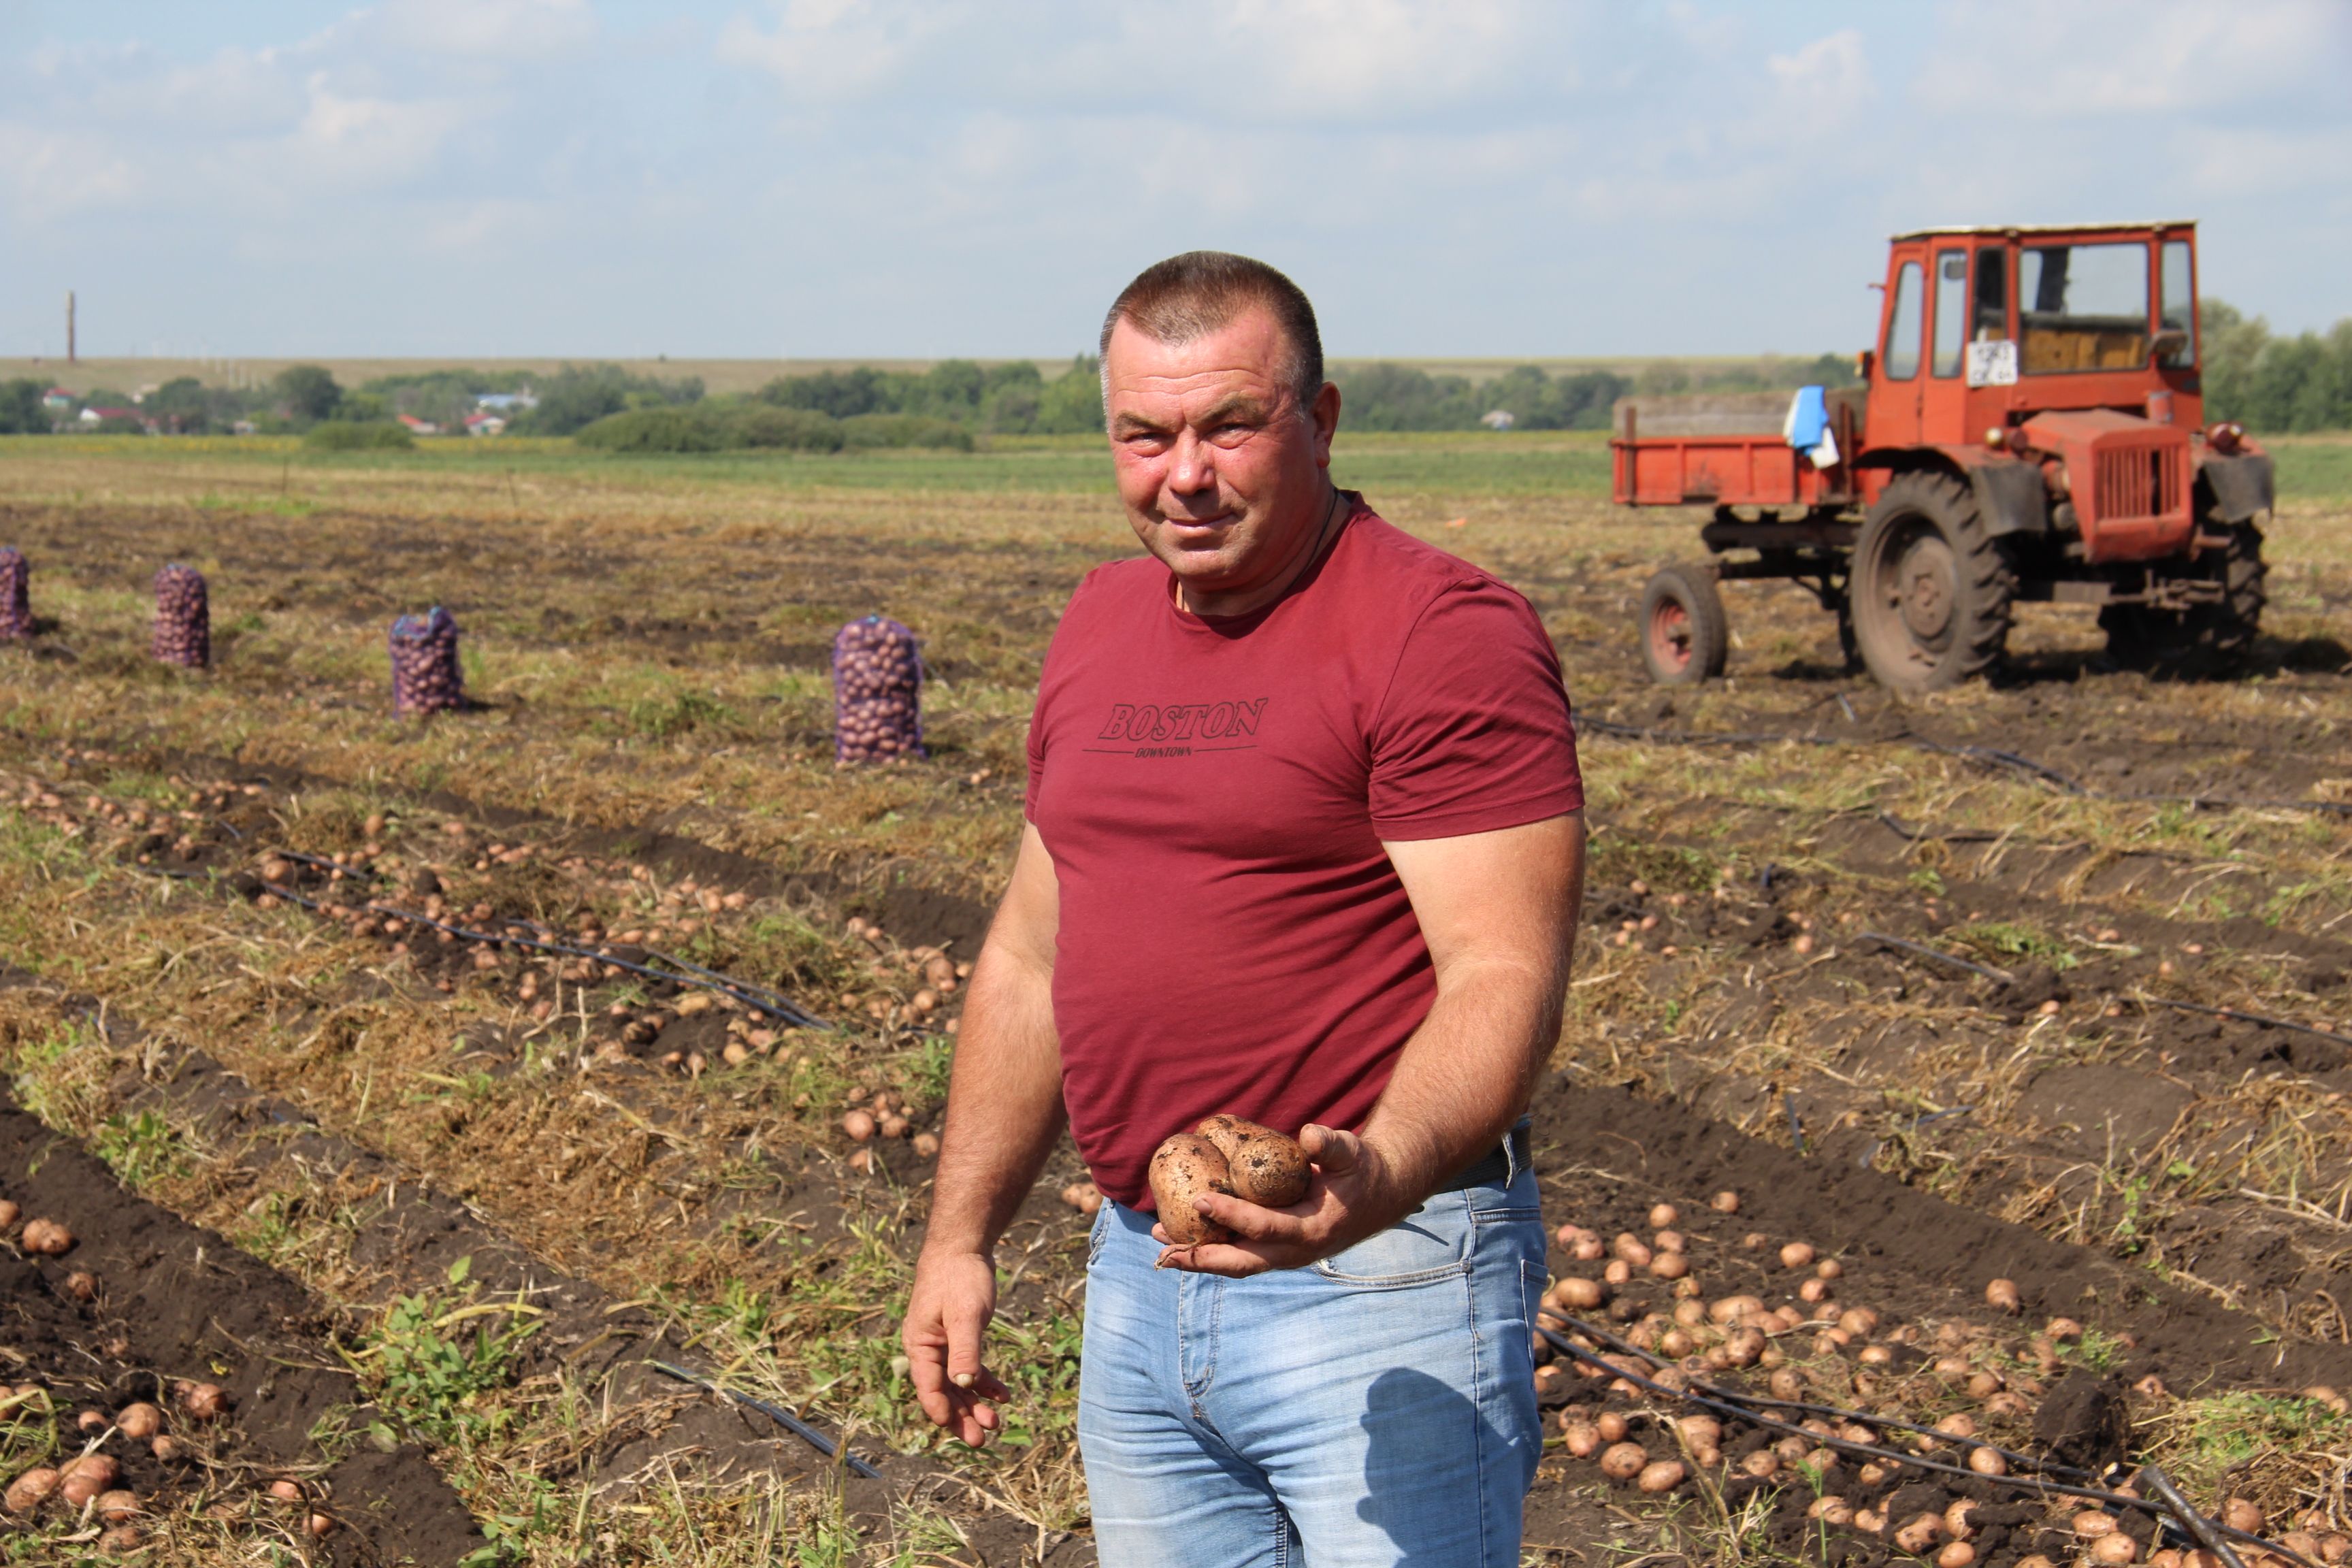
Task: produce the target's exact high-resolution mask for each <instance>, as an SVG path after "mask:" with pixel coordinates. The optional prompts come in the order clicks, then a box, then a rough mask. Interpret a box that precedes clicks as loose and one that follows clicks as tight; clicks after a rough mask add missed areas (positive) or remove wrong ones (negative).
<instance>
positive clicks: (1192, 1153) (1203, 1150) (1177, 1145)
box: [1151, 1132, 1234, 1247]
mask: <svg viewBox="0 0 2352 1568" xmlns="http://www.w3.org/2000/svg"><path fill="white" fill-rule="evenodd" d="M1233 1192H1234V1188H1233V1183H1232V1181H1231V1180H1230V1179H1229V1172H1228V1170H1227V1167H1226V1164H1225V1156H1224V1153H1223V1151H1221V1150H1220V1149H1219V1148H1218V1147H1217V1146H1216V1145H1215V1144H1214V1143H1212V1142H1209V1141H1208V1140H1207V1139H1206V1138H1202V1137H1200V1136H1198V1135H1196V1134H1194V1133H1191V1132H1179V1133H1177V1134H1176V1135H1175V1136H1174V1137H1172V1138H1170V1139H1169V1140H1168V1141H1167V1142H1163V1143H1161V1144H1160V1147H1159V1148H1157V1149H1155V1150H1153V1151H1152V1154H1151V1197H1152V1201H1153V1202H1154V1203H1156V1204H1157V1205H1159V1206H1160V1226H1161V1227H1162V1228H1163V1229H1165V1230H1166V1231H1167V1232H1168V1235H1169V1237H1170V1238H1171V1239H1172V1240H1173V1241H1174V1242H1175V1243H1176V1245H1178V1246H1179V1247H1192V1246H1197V1245H1198V1244H1199V1243H1201V1242H1203V1241H1231V1240H1232V1239H1233V1238H1234V1233H1233V1232H1232V1231H1230V1230H1227V1229H1226V1228H1225V1227H1224V1226H1221V1225H1219V1224H1218V1223H1217V1222H1216V1221H1215V1220H1213V1219H1211V1218H1210V1217H1209V1216H1208V1215H1204V1214H1202V1213H1201V1212H1200V1211H1199V1210H1197V1209H1195V1208H1194V1207H1193V1206H1192V1200H1193V1199H1195V1198H1197V1197H1200V1196H1202V1194H1207V1193H1223V1194H1225V1195H1226V1196H1228V1197H1230V1196H1232V1195H1233Z"/></svg>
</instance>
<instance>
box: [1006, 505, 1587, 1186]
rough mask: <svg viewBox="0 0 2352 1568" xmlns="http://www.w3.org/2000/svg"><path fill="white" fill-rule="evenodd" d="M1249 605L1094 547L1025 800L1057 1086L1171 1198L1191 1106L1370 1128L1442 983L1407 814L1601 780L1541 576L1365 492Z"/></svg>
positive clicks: (1449, 812) (1038, 726) (1428, 816)
mask: <svg viewBox="0 0 2352 1568" xmlns="http://www.w3.org/2000/svg"><path fill="white" fill-rule="evenodd" d="M1349 499H1350V500H1351V501H1352V502H1353V503H1354V504H1353V508H1352V510H1350V512H1349V517H1348V520H1347V522H1346V523H1345V525H1344V526H1343V527H1342V528H1341V530H1340V531H1339V535H1338V537H1337V538H1336V539H1335V540H1334V541H1333V542H1332V543H1331V544H1330V546H1329V547H1328V549H1327V551H1326V552H1325V554H1324V557H1323V559H1322V560H1321V561H1320V562H1319V563H1318V564H1316V565H1315V566H1313V567H1311V568H1309V570H1308V571H1307V574H1305V575H1304V576H1302V577H1301V578H1300V580H1299V581H1298V583H1297V584H1296V585H1294V586H1293V587H1292V589H1291V590H1290V592H1289V593H1288V594H1286V595H1285V596H1284V597H1282V598H1281V599H1279V600H1277V601H1276V603H1274V604H1273V605H1268V606H1267V607H1265V609H1262V610H1258V611H1256V612H1255V613H1253V614H1251V615H1247V616H1216V617H1212V616H1194V615H1190V614H1187V613H1185V612H1184V611H1181V610H1179V609H1178V608H1177V607H1176V604H1175V597H1174V592H1173V589H1174V582H1173V577H1172V574H1171V573H1170V572H1169V570H1168V569H1167V568H1166V567H1165V566H1163V565H1161V564H1160V563H1159V562H1158V561H1156V560H1152V559H1150V558H1149V557H1147V558H1144V559H1141V560H1133V561H1121V562H1117V563H1113V564H1110V565H1108V566H1103V567H1100V568H1097V570H1096V571H1094V572H1092V573H1090V574H1087V579H1086V581H1085V582H1083V583H1081V584H1079V585H1078V591H1077V592H1076V594H1075V595H1072V597H1071V599H1070V605H1069V609H1068V611H1067V613H1066V615H1065V616H1063V619H1062V624H1061V626H1060V628H1059V629H1058V630H1057V631H1056V632H1055V634H1054V643H1053V647H1051V649H1049V650H1048V651H1047V653H1046V655H1045V675H1044V679H1043V680H1042V681H1041V682H1040V684H1039V687H1038V691H1037V711H1036V717H1035V720H1034V723H1033V724H1032V725H1031V728H1030V731H1029V793H1028V803H1027V804H1028V816H1029V820H1030V821H1031V822H1032V823H1034V824H1035V826H1036V827H1037V830H1038V832H1039V833H1040V834H1041V835H1042V836H1043V837H1044V838H1045V847H1046V848H1047V849H1048V850H1050V851H1051V852H1052V854H1053V858H1054V870H1055V879H1056V880H1057V881H1058V882H1059V884H1060V889H1061V935H1060V938H1059V941H1058V943H1057V946H1056V957H1055V965H1054V1020H1055V1025H1056V1026H1058V1028H1059V1030H1060V1032H1061V1037H1062V1091H1063V1098H1064V1100H1066V1103H1067V1104H1068V1106H1069V1111H1070V1126H1071V1131H1072V1132H1073V1133H1074V1134H1075V1135H1076V1139H1077V1143H1078V1148H1079V1151H1080V1152H1082V1153H1084V1154H1085V1155H1086V1159H1087V1165H1088V1167H1089V1168H1090V1169H1091V1170H1092V1171H1093V1173H1094V1178H1095V1181H1096V1183H1097V1185H1099V1186H1100V1187H1101V1188H1102V1190H1103V1191H1104V1192H1105V1193H1107V1194H1109V1195H1110V1196H1111V1197H1113V1198H1115V1199H1117V1200H1118V1202H1120V1203H1123V1204H1127V1205H1130V1206H1138V1205H1140V1206H1149V1204H1150V1188H1149V1185H1148V1184H1147V1181H1146V1178H1145V1168H1146V1166H1147V1165H1148V1164H1149V1163H1150V1158H1151V1152H1152V1150H1153V1149H1155V1148H1157V1147H1158V1146H1159V1143H1160V1140H1161V1139H1163V1138H1165V1137H1167V1136H1168V1135H1169V1134H1170V1133H1171V1132H1175V1131H1181V1130H1182V1129H1184V1128H1186V1127H1189V1126H1191V1125H1192V1123H1193V1122H1194V1121H1198V1120H1200V1119H1201V1118H1202V1117H1203V1116H1208V1115H1212V1114H1213V1113H1215V1112H1217V1111H1221V1110H1222V1111H1231V1112H1234V1114H1236V1115H1240V1116H1245V1117H1247V1118H1249V1119H1250V1120H1252V1121H1262V1122H1265V1124H1266V1125H1268V1126H1270V1127H1276V1128H1279V1129H1281V1130H1282V1131H1286V1132H1295V1131H1297V1130H1298V1128H1300V1127H1301V1126H1303V1125H1305V1124H1306V1123H1307V1122H1308V1121H1320V1122H1322V1123H1324V1124H1325V1125H1326V1126H1332V1127H1343V1128H1348V1129H1350V1130H1352V1129H1356V1128H1359V1127H1360V1126H1361V1125H1362V1124H1363V1122H1364V1121H1365V1119H1366V1117H1367V1116H1369V1115H1370V1111H1371V1109H1372V1106H1373V1103H1374V1102H1375V1101H1376V1100H1379V1098H1380V1094H1381V1089H1383V1088H1384V1087H1386V1085H1387V1083H1388V1079H1389V1073H1390V1071H1391V1068H1393V1066H1394V1065H1395V1062H1396V1058H1397V1055H1398V1053H1399V1052H1400V1051H1401V1050H1402V1048H1403V1046H1404V1043H1405V1040H1406V1039H1407V1037H1410V1036H1411V1035H1412V1032H1413V1030H1414V1029H1415V1028H1416V1027H1418V1026H1419V1025H1420V1023H1421V1020H1422V1018H1423V1016H1424V1015H1425V1014H1427V1012H1428V1011H1429V1007H1430V1004H1431V1003H1432V1001H1433V1000H1434V999H1435V996H1436V984H1435V982H1434V980H1433V977H1432V974H1431V969H1430V960H1429V950H1428V948H1427V947H1426V945H1424V944H1423V941H1422V936H1421V928H1420V926H1419V925H1418V923H1416V922H1415V921H1414V919H1413V914H1412V903H1411V901H1410V900H1408V899H1407V898H1406V896H1405V890H1404V885H1403V884H1402V882H1401V881H1400V880H1399V879H1398V878H1397V874H1396V871H1395V868H1393V867H1391V865H1390V864H1389V858H1388V856H1387V854H1386V852H1385V851H1383V850H1382V849H1381V841H1382V840H1383V839H1391V840H1397V839H1415V838H1450V837H1456V836H1458V835H1461V834H1465V833H1483V832H1486V831H1489V830H1492V829H1495V828H1499V827H1515V826H1520V825H1521V824H1524V823H1529V822H1538V821H1541V820H1543V819H1544V818H1546V817H1550V816H1559V815H1561V814H1562V813H1564V812H1570V811H1574V810H1576V809H1578V808H1579V807H1580V806H1581V805H1583V804H1584V791H1583V785H1582V784H1581V782H1580V779H1579V777H1578V774H1577V767H1576V734H1575V731H1574V729H1573V728H1572V727H1571V725H1570V720H1569V705H1568V695H1567V693H1566V691H1565V690H1564V689H1562V687H1561V684H1560V674H1559V659H1558V658H1557V657H1556V656H1555V655H1554V654H1553V652H1552V646H1551V639H1550V638H1549V637H1547V636H1546V635H1545V634H1544V629H1543V626H1542V623H1541V622H1539V621H1538V620H1537V618H1536V615H1535V612H1534V611H1533V610H1532V609H1530V608H1529V607H1528V603H1527V601H1526V600H1525V599H1522V598H1521V597H1519V595H1517V594H1516V593H1514V592H1512V591H1511V590H1510V589H1509V588H1507V587H1505V586H1504V585H1503V584H1500V583H1497V582H1496V580H1495V579H1494V578H1492V577H1489V576H1488V575H1486V574H1485V573H1484V572H1481V571H1480V570H1478V568H1476V567H1475V566H1473V565H1471V564H1469V563H1467V562H1465V561H1462V560H1460V559H1458V558H1456V557H1454V556H1452V555H1448V554H1446V553H1445V552H1444V551H1441V550H1438V549H1435V548H1433V546H1430V545H1427V544H1423V543H1422V542H1420V541H1418V540H1416V539H1413V538H1412V537H1411V536H1410V535H1408V534H1405V533H1402V532H1400V531H1398V530H1396V529H1394V528H1391V526H1389V524H1387V523H1385V522H1383V521H1381V520H1380V518H1378V517H1376V516H1375V515H1373V513H1372V512H1371V511H1370V509H1369V508H1367V507H1365V506H1364V504H1363V502H1362V500H1361V499H1360V498H1358V497H1350V498H1349Z"/></svg>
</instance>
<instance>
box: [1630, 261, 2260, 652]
mask: <svg viewBox="0 0 2352 1568" xmlns="http://www.w3.org/2000/svg"><path fill="white" fill-rule="evenodd" d="M1874 287H1879V288H1883V289H1884V290H1885V301H1884V305H1883V309H1882V311H1881V316H1880V321H1879V329H1878V346H1877V347H1876V348H1875V349H1873V350H1867V351H1865V352H1864V353H1863V354H1862V355H1861V357H1860V361H1859V366H1860V369H1861V372H1862V382H1861V384H1859V385H1855V386H1849V387H1839V388H1834V389H1831V390H1828V391H1826V392H1824V391H1823V390H1822V389H1820V388H1807V389H1803V390H1802V391H1801V392H1800V393H1799V394H1798V395H1797V396H1796V399H1795V402H1794V405H1791V402H1790V397H1789V395H1787V394H1785V393H1768V394H1762V395H1745V394H1743V395H1733V396H1716V397H1709V396H1704V395H1701V396H1695V397H1681V398H1628V399H1626V400H1625V401H1623V402H1622V403H1620V404H1619V405H1618V406H1617V424H1616V431H1615V434H1614V436H1613V437H1612V439H1611V442H1610V448H1611V458H1612V466H1613V469H1614V489H1615V495H1616V499H1617V500H1618V501H1619V502H1620V503H1622V504H1623V505H1627V506H1690V505H1695V504H1696V505H1711V506H1712V507H1713V508H1714V509H1715V518H1714V521H1711V522H1709V523H1708V524H1706V527H1705V528H1704V529H1702V530H1701V531H1700V534H1699V537H1700V539H1701V541H1702V542H1704V543H1705V544H1706V548H1707V550H1708V552H1710V554H1711V555H1712V557H1713V559H1711V560H1710V561H1708V562H1707V563H1705V564H1700V565H1673V566H1668V567H1665V568H1664V569H1663V570H1661V571H1660V572H1658V573H1657V574H1655V575H1654V576H1653V577H1652V578H1651V579H1650V582H1649V584H1648V585H1647V586H1646V587H1645V588H1644V590H1643V595H1642V606H1641V611H1640V621H1639V624H1640V626H1641V636H1642V652H1643V660H1644V662H1646V663H1647V664H1648V666H1649V668H1650V673H1651V675H1652V676H1653V677H1654V679H1657V680H1659V681H1661V682H1664V683H1665V684H1668V685H1681V684H1685V683H1688V682H1692V681H1698V680H1704V679H1706V678H1707V677H1709V676H1712V675H1718V674H1720V673H1722V670H1723V661H1724V653H1725V648H1726V645H1727V640H1728V628H1727V623H1726V621H1725V617H1724V612H1723V600H1722V597H1721V596H1720V595H1718V594H1717V583H1719V582H1721V581H1724V580H1726V579H1741V578H1767V577H1782V578H1789V579H1791V580H1794V581H1796V582H1799V583H1801V584H1804V585H1805V586H1806V587H1807V588H1809V589H1810V590H1811V592H1812V593H1813V595H1814V596H1815V597H1816V598H1818V599H1819V600H1820V601H1821V603H1822V607H1823V608H1824V609H1828V610H1832V611H1834V612H1835V613H1836V615H1837V617H1838V630H1839V635H1840V638H1841V640H1842V641H1843V644H1844V646H1845V649H1846V653H1847V656H1848V658H1852V657H1853V656H1854V655H1856V654H1859V655H1860V656H1861V658H1862V661H1863V663H1864V665H1866V666H1867V667H1868V668H1869V669H1870V672H1871V673H1872V674H1873V675H1874V676H1875V677H1877V679H1879V680H1880V681H1881V682H1883V683H1884V684H1885V685H1886V686H1889V687H1891V688H1894V689H1896V690H1899V691H1930V690H1935V689H1938V688H1941V687H1947V686H1950V685H1953V684H1954V683H1956V682H1958V681H1961V680H1965V679H1968V678H1969V677H1970V676H1973V675H1977V674H1980V673H1982V672H1983V671H1984V670H1986V669H1987V668H1990V667H1991V666H1992V665H1993V663H1994V662H1995V661H1996V660H1998V659H1999V658H2000V654H2001V648H2002V645H2003V643H2004V641H2005V640H2006V638H2007V637H2008V635H2009V620H2010V606H2011V605H2013V604H2014V603H2016V602H2017V601H2018V600H2020V599H2027V600H2034V599H2040V600H2054V601H2057V602H2059V603H2063V604H2077V605H2096V606H2098V610H2099V624H2100V626H2102V627H2103V628H2104V629H2105V632H2106V634H2107V647H2108V650H2109V652H2110V654H2111V655H2112V656H2113V657H2114V658H2116V660H2117V661H2118V662H2120V663H2122V664H2125V665H2128V666H2133V667H2137V668H2149V669H2156V670H2169V671H2179V672H2186V671H2189V670H2201V669H2212V668H2225V667H2226V666H2227V665H2229V664H2230V663H2231V662H2233V661H2234V660H2235V659H2237V658H2239V657H2241V656H2242V655H2243V654H2244V653H2245V652H2246V651H2247V649H2248V648H2249V647H2251V646H2252V641H2253V637H2254V632H2255V628H2256V626H2257V625H2258V623H2259V621H2260V618H2261V616H2262V609H2263V559H2262V545H2263V536H2262V532H2261V531H2260V529H2259V528H2258V527H2257V519H2260V518H2263V517H2265V516H2266V515H2267V514H2268V512H2269V511H2270V509H2271V505H2272V499H2273V482H2272V474H2271V460H2270V458H2268V457H2267V456H2265V455H2264V454H2263V451H2262V449H2261V448H2260V447H2258V446H2256V445H2255V444H2254V443H2253V442H2252V441H2251V440H2249V439H2247V437H2246V435H2245V433H2244V432H2243V431H2242V430H2241V429H2239V428H2238V427H2237V426H2235V425H2231V424H2226V423H2224V424H2216V425H2214V426H2212V427H2210V429H2209V428H2206V427H2205V426H2204V400H2203V397H2202V395H2201V394H2200V384H2199V378H2198V351H2199V347H2200V345H2199V343H2198V341H2197V230H2196V226H2195V225H2193V224H2186V223H2178V224H2171V223H2167V224H2136V225H2089V226H2072V227H2048V228H1953V229H1927V230H1923V231H1921V232H1919V233H1916V234H1902V235H1897V236H1895V239H1894V242H1893V247H1892V249H1891V252H1890V254H1889V255H1888V258H1887V263H1886V281H1885V283H1884V284H1883V285H1874Z"/></svg>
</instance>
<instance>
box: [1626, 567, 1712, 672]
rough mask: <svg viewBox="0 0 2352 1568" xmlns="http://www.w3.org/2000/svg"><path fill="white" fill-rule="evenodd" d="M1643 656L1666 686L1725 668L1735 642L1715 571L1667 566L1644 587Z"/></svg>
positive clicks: (1642, 616) (1643, 659)
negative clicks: (1718, 591) (1724, 663)
mask: <svg viewBox="0 0 2352 1568" xmlns="http://www.w3.org/2000/svg"><path fill="white" fill-rule="evenodd" d="M1639 624H1640V626H1641V632H1642V662H1643V664H1645V665H1647V666H1649V669H1650V679H1652V680H1654V681H1656V682H1657V683H1658V684H1659V685H1661V686H1696V685H1697V684H1698V683H1699V682H1700V681H1702V680H1705V679H1708V678H1709V677H1711V676H1717V675H1721V674H1722V673H1723V658H1724V654H1725V651H1726V650H1727V648H1728V647H1729V646H1730V643H1731V632H1730V623H1729V622H1728V621H1727V620H1726V619H1725V618H1724V614H1723V596H1722V595H1719V594H1717V592H1716V591H1715V574H1713V573H1711V572H1708V571H1706V569H1705V568H1703V567H1698V566H1682V565H1675V566H1662V567H1660V568H1659V569H1658V570H1657V571H1656V572H1654V573H1653V574H1651V576H1650V580H1649V582H1647V583H1646V584H1643V587H1642V609H1641V615H1640V621H1639Z"/></svg>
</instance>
